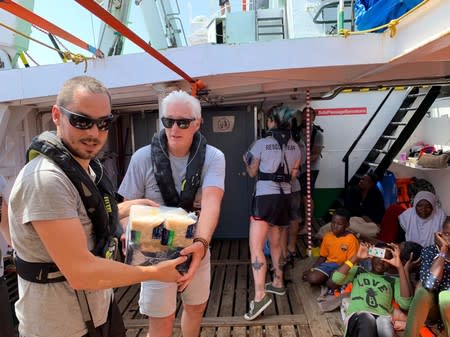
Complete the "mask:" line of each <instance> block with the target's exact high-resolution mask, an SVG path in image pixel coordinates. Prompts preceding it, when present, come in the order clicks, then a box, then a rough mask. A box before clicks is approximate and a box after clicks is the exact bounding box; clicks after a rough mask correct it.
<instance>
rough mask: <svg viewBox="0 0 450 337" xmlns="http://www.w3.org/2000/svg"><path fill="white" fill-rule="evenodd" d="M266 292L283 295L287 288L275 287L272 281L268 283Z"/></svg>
mask: <svg viewBox="0 0 450 337" xmlns="http://www.w3.org/2000/svg"><path fill="white" fill-rule="evenodd" d="M265 288H266V293H271V294H275V295H279V296H283V295H285V294H286V288H285V287H280V288H278V287H275V286H274V285H273V284H272V282H269V283H266V286H265Z"/></svg>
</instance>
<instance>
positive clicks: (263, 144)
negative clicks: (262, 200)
mask: <svg viewBox="0 0 450 337" xmlns="http://www.w3.org/2000/svg"><path fill="white" fill-rule="evenodd" d="M250 152H251V153H252V155H253V157H254V158H256V159H259V160H260V162H259V171H260V172H264V173H275V172H276V171H277V169H278V166H279V165H280V162H281V159H282V158H281V156H282V151H281V148H280V145H279V144H278V142H277V141H276V139H275V138H273V137H265V138H261V139H258V140H257V141H256V142H255V143H254V144H253V146H252V148H251V149H250ZM284 160H285V161H286V164H287V168H285V171H286V172H284V173H285V174H290V173H291V171H292V168H293V167H294V165H295V162H296V161H297V160H301V153H300V148H299V146H298V145H297V143H295V141H294V140H293V139H289V141H288V143H287V146H286V150H285V153H284V158H283V161H284ZM280 187H281V188H282V189H283V193H285V194H289V193H291V184H290V183H288V182H281V183H277V182H274V181H271V180H258V181H257V183H256V194H255V195H256V196H260V195H269V194H280Z"/></svg>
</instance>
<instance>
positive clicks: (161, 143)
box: [151, 130, 206, 211]
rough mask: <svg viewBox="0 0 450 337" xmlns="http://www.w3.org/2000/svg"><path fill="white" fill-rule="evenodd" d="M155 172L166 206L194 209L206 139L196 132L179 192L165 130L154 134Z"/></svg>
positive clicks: (153, 155) (187, 209)
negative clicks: (174, 178)
mask: <svg viewBox="0 0 450 337" xmlns="http://www.w3.org/2000/svg"><path fill="white" fill-rule="evenodd" d="M151 154H152V167H153V174H154V176H155V179H156V182H157V184H158V187H159V190H160V192H161V195H162V198H163V200H164V204H165V205H166V206H173V207H181V208H183V209H185V210H186V211H193V210H194V200H195V195H196V193H197V190H198V189H199V187H200V184H201V176H202V168H203V164H204V163H205V156H206V139H205V137H203V135H202V134H201V133H200V132H196V133H195V135H194V138H193V140H192V145H191V148H190V150H189V159H188V165H187V167H186V176H185V178H184V179H183V180H182V182H181V193H180V194H178V192H177V190H176V188H175V183H174V180H173V176H172V167H171V166H170V159H169V150H168V146H167V136H166V132H165V130H161V131H160V132H157V133H155V134H154V136H153V139H152V146H151Z"/></svg>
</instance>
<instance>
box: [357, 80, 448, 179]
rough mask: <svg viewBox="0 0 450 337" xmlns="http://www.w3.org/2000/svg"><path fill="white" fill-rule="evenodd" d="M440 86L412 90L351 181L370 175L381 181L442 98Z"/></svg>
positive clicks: (413, 88)
mask: <svg viewBox="0 0 450 337" xmlns="http://www.w3.org/2000/svg"><path fill="white" fill-rule="evenodd" d="M440 91H441V87H440V86H431V87H427V88H421V87H412V88H411V89H409V93H408V95H407V96H406V98H405V100H404V101H403V103H402V105H401V106H400V108H399V109H398V111H397V112H396V113H395V114H394V116H393V117H392V120H391V122H390V123H389V124H388V125H387V126H386V128H385V130H384V131H383V133H382V134H381V136H380V137H379V138H378V140H377V141H376V142H375V145H374V146H373V148H372V149H371V150H370V151H369V153H368V154H367V157H366V158H365V159H364V161H363V162H362V163H361V165H360V167H359V168H358V169H357V170H356V172H355V174H354V175H353V177H352V178H351V179H350V184H351V183H355V182H356V181H357V180H359V178H360V177H361V176H363V175H364V174H365V173H367V172H368V171H373V172H374V173H375V174H376V175H377V176H378V177H381V176H382V175H383V174H384V173H385V172H386V170H387V169H388V168H389V166H390V164H391V163H392V160H393V159H394V158H395V157H396V156H397V154H398V153H399V152H400V150H401V149H402V147H403V146H404V145H405V143H406V142H407V140H408V139H409V137H410V136H411V135H412V134H413V132H414V130H415V129H416V128H417V126H418V125H419V123H420V121H421V120H422V118H423V117H424V116H425V114H426V113H427V112H428V109H429V108H430V107H431V106H432V104H433V102H434V101H435V100H436V98H437V97H438V96H439V94H440Z"/></svg>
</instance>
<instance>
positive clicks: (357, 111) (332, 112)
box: [315, 107, 367, 116]
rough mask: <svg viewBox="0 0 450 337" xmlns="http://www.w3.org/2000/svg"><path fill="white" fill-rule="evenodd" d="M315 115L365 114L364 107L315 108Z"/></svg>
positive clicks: (365, 109)
mask: <svg viewBox="0 0 450 337" xmlns="http://www.w3.org/2000/svg"><path fill="white" fill-rule="evenodd" d="M315 110H316V112H317V116H345V115H367V108H366V107H357V108H327V109H315Z"/></svg>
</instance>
